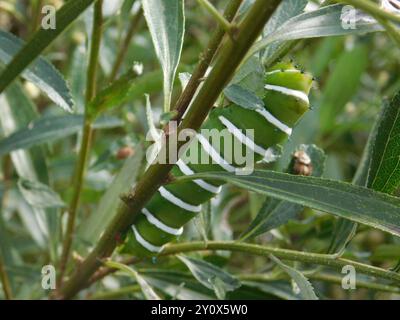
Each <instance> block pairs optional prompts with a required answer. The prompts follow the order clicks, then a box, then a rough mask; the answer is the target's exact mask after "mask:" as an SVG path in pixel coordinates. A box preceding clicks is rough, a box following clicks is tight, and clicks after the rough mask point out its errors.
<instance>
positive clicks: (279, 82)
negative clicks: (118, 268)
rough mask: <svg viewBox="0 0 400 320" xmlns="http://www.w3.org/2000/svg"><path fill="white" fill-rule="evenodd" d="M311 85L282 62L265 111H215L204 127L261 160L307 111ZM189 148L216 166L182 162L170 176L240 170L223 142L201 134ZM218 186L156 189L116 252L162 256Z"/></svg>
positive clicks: (268, 79) (268, 87) (201, 183)
mask: <svg viewBox="0 0 400 320" xmlns="http://www.w3.org/2000/svg"><path fill="white" fill-rule="evenodd" d="M312 81H313V80H312V77H311V76H310V75H309V74H306V73H304V72H301V71H300V70H298V69H297V68H295V67H294V65H293V64H292V63H286V62H280V63H278V64H277V65H275V66H274V67H272V68H271V69H269V70H267V71H266V73H265V91H264V94H265V96H264V99H263V101H264V104H265V107H264V108H262V109H254V110H252V109H247V108H243V107H240V106H238V105H235V104H230V105H228V106H226V107H223V108H215V109H214V110H212V111H211V113H210V115H209V117H208V119H207V120H206V121H205V123H204V124H203V126H202V128H203V129H217V130H224V129H225V130H227V131H228V132H229V134H230V135H231V138H232V140H234V141H235V142H236V143H239V144H241V145H242V147H243V148H246V149H250V151H253V152H254V155H255V156H254V161H259V160H261V159H262V158H264V157H265V156H266V155H268V152H270V148H271V147H273V146H275V145H276V144H279V143H281V142H282V141H284V140H285V139H286V138H287V137H288V136H290V134H291V133H292V128H293V127H294V125H295V124H296V123H297V122H298V121H299V119H300V118H301V117H302V115H303V114H304V113H305V112H306V111H307V110H308V109H309V100H308V94H309V91H310V89H311V85H312ZM248 128H251V129H253V130H254V131H252V132H253V133H254V135H253V136H247V134H246V133H245V132H246V131H245V130H246V129H248ZM191 143H192V144H194V146H195V147H197V148H198V150H199V154H200V155H206V156H209V157H210V158H212V160H214V162H213V163H209V164H201V163H200V164H192V163H190V162H187V161H186V160H187V159H185V157H183V158H181V159H180V160H179V161H178V162H177V164H176V165H175V166H174V168H173V170H172V174H173V176H175V177H179V176H183V175H191V174H194V173H200V172H206V171H208V172H209V171H221V170H226V171H229V172H234V171H235V170H236V168H237V167H239V165H238V164H237V163H235V161H233V159H232V156H231V155H229V154H226V153H224V149H223V147H221V145H222V143H221V144H220V145H219V147H216V146H215V144H214V143H213V141H212V142H210V141H209V139H207V138H205V137H204V136H202V135H201V134H198V135H197V136H196V138H194V139H193V141H192V142H191ZM191 146H192V145H191ZM186 162H187V163H186ZM221 185H222V183H219V182H216V181H206V180H200V179H198V180H193V181H190V182H182V183H176V184H168V185H165V186H162V187H160V188H159V190H158V191H157V193H156V194H155V195H154V196H153V198H152V199H151V200H150V201H149V202H148V203H147V205H146V206H145V208H143V209H142V214H141V215H140V216H139V217H138V218H137V220H136V222H135V224H134V225H132V227H131V230H129V231H128V233H127V235H126V238H125V241H124V243H123V245H122V246H121V247H120V251H121V252H123V253H130V254H134V255H136V256H149V255H156V254H158V253H160V252H161V251H162V248H163V246H164V245H165V244H166V243H168V242H171V241H173V240H174V239H176V237H178V236H180V235H181V234H182V232H183V226H184V225H185V224H186V223H187V222H188V221H190V220H191V219H193V218H194V217H195V216H196V215H197V214H198V213H199V212H200V211H201V205H202V204H203V203H205V202H207V201H208V200H210V199H211V198H213V197H214V196H215V195H216V194H217V193H218V192H219V191H220V188H221Z"/></svg>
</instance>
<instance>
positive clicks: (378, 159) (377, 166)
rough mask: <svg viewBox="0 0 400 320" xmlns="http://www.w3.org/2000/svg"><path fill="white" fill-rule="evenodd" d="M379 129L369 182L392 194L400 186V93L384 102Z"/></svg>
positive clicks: (376, 188) (373, 151)
mask: <svg viewBox="0 0 400 320" xmlns="http://www.w3.org/2000/svg"><path fill="white" fill-rule="evenodd" d="M377 130H378V131H377V135H376V138H375V143H374V148H373V150H372V159H371V168H370V171H369V175H368V182H367V184H368V186H369V187H371V188H372V189H374V190H378V191H381V192H385V193H389V194H391V193H393V192H395V191H396V190H397V189H398V187H399V186H400V139H399V137H400V93H398V94H397V95H396V96H395V97H394V98H393V99H392V101H391V102H390V103H385V104H384V106H383V110H382V114H381V120H380V123H379V126H378V128H377Z"/></svg>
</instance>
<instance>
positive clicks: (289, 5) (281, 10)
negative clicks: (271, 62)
mask: <svg viewBox="0 0 400 320" xmlns="http://www.w3.org/2000/svg"><path fill="white" fill-rule="evenodd" d="M307 3H308V1H307V0H297V1H293V0H284V1H282V2H281V4H280V5H279V7H278V9H276V11H275V13H274V14H273V16H272V17H271V19H269V21H268V23H267V24H266V25H265V27H264V32H263V37H268V35H270V34H272V33H273V32H274V31H276V30H277V29H279V28H280V27H281V26H282V25H283V24H285V23H286V22H287V21H288V20H289V19H291V18H293V17H295V16H298V15H299V14H301V13H302V12H303V11H304V8H305V7H306V5H307ZM283 45H284V44H283V42H281V41H276V42H274V43H271V44H270V45H269V46H267V47H266V48H265V50H264V53H263V55H262V56H263V57H264V58H267V57H271V56H272V55H273V54H274V52H276V51H278V50H280V48H281V47H282V46H283Z"/></svg>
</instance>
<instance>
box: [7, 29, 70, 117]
mask: <svg viewBox="0 0 400 320" xmlns="http://www.w3.org/2000/svg"><path fill="white" fill-rule="evenodd" d="M23 46H24V41H22V40H21V39H19V38H17V37H15V36H14V35H13V34H11V33H8V32H5V31H2V30H0V61H1V62H2V63H4V64H7V63H9V62H10V61H11V60H12V58H13V57H14V56H15V55H16V54H17V53H18V52H19V51H20V50H21V48H22V47H23ZM22 77H24V78H25V79H26V80H28V81H30V82H32V83H33V84H35V85H36V86H37V87H38V88H39V89H41V90H42V91H43V92H44V93H45V94H46V95H47V96H48V97H49V98H50V99H51V100H52V101H53V102H54V103H56V104H57V105H59V106H60V107H61V108H63V109H64V110H66V111H68V112H72V107H73V101H72V97H71V92H70V90H69V88H68V85H67V83H66V82H65V80H64V78H63V76H62V75H61V74H60V73H59V72H58V71H57V69H55V68H54V66H53V65H52V64H51V63H50V62H48V61H47V60H45V59H44V58H43V57H39V58H38V59H37V60H35V61H34V62H33V63H32V64H31V65H30V66H28V67H27V68H26V69H25V70H24V71H23V73H22Z"/></svg>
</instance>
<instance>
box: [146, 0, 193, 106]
mask: <svg viewBox="0 0 400 320" xmlns="http://www.w3.org/2000/svg"><path fill="white" fill-rule="evenodd" d="M143 11H144V15H145V18H146V21H147V25H148V26H149V30H150V33H151V38H152V40H153V44H154V47H155V50H156V54H157V57H158V59H159V61H160V64H161V67H162V69H163V73H164V111H165V112H168V111H169V110H170V105H171V96H172V87H173V83H174V79H175V74H176V70H177V67H178V64H179V60H180V57H181V52H182V46H183V38H184V34H185V14H184V2H183V0H175V1H164V0H143Z"/></svg>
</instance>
